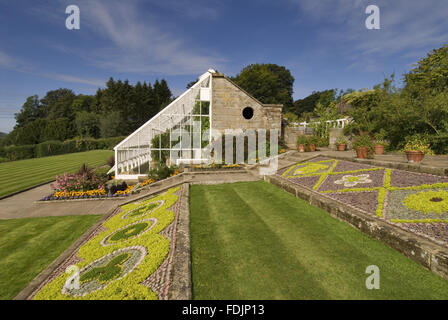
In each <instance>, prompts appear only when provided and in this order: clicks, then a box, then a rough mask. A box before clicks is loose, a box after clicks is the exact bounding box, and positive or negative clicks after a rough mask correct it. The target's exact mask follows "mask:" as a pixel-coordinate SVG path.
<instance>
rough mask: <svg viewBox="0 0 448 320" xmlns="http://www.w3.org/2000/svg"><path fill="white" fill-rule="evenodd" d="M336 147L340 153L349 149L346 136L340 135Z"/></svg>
mask: <svg viewBox="0 0 448 320" xmlns="http://www.w3.org/2000/svg"><path fill="white" fill-rule="evenodd" d="M336 146H337V149H338V151H345V150H346V149H347V138H345V136H344V135H340V136H339V137H338V138H337V139H336Z"/></svg>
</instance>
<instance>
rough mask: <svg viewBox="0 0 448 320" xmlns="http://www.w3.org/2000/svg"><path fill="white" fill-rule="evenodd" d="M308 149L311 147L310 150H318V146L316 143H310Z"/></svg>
mask: <svg viewBox="0 0 448 320" xmlns="http://www.w3.org/2000/svg"><path fill="white" fill-rule="evenodd" d="M308 149H310V152H314V151H316V146H315V145H314V144H309V145H308Z"/></svg>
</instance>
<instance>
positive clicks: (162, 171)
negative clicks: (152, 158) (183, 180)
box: [148, 163, 178, 181]
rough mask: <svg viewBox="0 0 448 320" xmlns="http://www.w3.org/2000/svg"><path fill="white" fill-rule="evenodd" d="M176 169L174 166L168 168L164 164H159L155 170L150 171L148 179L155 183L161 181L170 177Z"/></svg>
mask: <svg viewBox="0 0 448 320" xmlns="http://www.w3.org/2000/svg"><path fill="white" fill-rule="evenodd" d="M177 169H178V168H177V167H176V166H171V167H168V166H167V165H165V164H164V163H160V165H159V166H158V167H157V168H154V169H150V170H149V173H148V178H149V179H153V180H155V181H158V180H163V179H166V178H168V177H170V176H171V175H172V174H174V172H175V171H176V170H177Z"/></svg>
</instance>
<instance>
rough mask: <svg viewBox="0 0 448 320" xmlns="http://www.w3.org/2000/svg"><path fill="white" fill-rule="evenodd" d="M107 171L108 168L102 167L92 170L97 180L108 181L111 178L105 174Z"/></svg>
mask: <svg viewBox="0 0 448 320" xmlns="http://www.w3.org/2000/svg"><path fill="white" fill-rule="evenodd" d="M109 170H110V168H109V167H108V166H103V167H99V168H96V169H94V172H95V174H96V175H97V176H98V177H99V178H101V179H105V180H109V179H110V178H111V176H110V175H109V174H108V173H107V172H108V171H109Z"/></svg>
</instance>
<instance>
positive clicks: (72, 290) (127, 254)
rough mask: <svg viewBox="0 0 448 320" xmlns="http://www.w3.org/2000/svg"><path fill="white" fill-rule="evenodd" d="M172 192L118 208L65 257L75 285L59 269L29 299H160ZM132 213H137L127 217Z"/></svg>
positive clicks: (173, 214)
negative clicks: (69, 256) (74, 253)
mask: <svg viewBox="0 0 448 320" xmlns="http://www.w3.org/2000/svg"><path fill="white" fill-rule="evenodd" d="M178 190H179V187H177V188H172V189H170V190H168V191H167V192H166V193H164V194H162V195H159V196H157V197H154V198H151V199H148V200H145V201H141V202H138V203H132V204H127V205H124V206H122V207H121V208H122V211H121V212H120V213H118V214H115V215H114V216H112V217H111V218H109V219H108V220H107V221H106V222H104V224H103V225H102V229H100V230H101V232H99V233H98V234H96V235H94V236H93V237H92V238H91V239H90V240H89V241H88V242H87V243H85V244H83V245H82V246H81V247H80V248H79V249H78V251H77V252H76V256H75V257H72V258H70V259H72V260H70V261H74V262H75V263H73V264H74V265H75V269H76V268H77V269H78V270H79V274H78V277H77V279H78V280H79V286H75V285H72V284H73V283H75V282H70V281H68V280H69V279H71V277H72V276H73V274H70V273H65V272H64V271H65V270H59V271H57V272H55V273H54V274H53V275H52V276H51V277H50V279H49V281H48V282H47V283H45V284H44V285H43V286H42V287H41V288H40V289H39V290H38V291H37V293H34V294H33V298H34V299H38V300H41V299H44V300H46V299H51V300H55V299H58V300H62V299H64V300H65V299H94V300H96V299H111V300H113V299H119V300H123V299H129V300H151V299H158V298H166V294H165V293H166V290H165V289H166V286H167V285H168V284H169V279H168V278H167V276H168V274H169V270H168V269H167V268H168V265H169V264H168V263H167V257H168V256H169V253H170V248H171V241H173V238H172V237H173V235H174V234H175V233H174V231H175V230H174V228H173V227H171V226H173V221H174V220H175V217H176V214H177V206H176V207H175V212H173V211H171V210H169V209H170V208H171V207H172V206H173V205H175V204H176V203H177V201H178V196H177V194H176V192H177V191H178ZM154 204H156V206H154ZM135 212H138V214H132V213H135ZM76 262H77V263H76ZM65 265H67V263H65Z"/></svg>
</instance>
